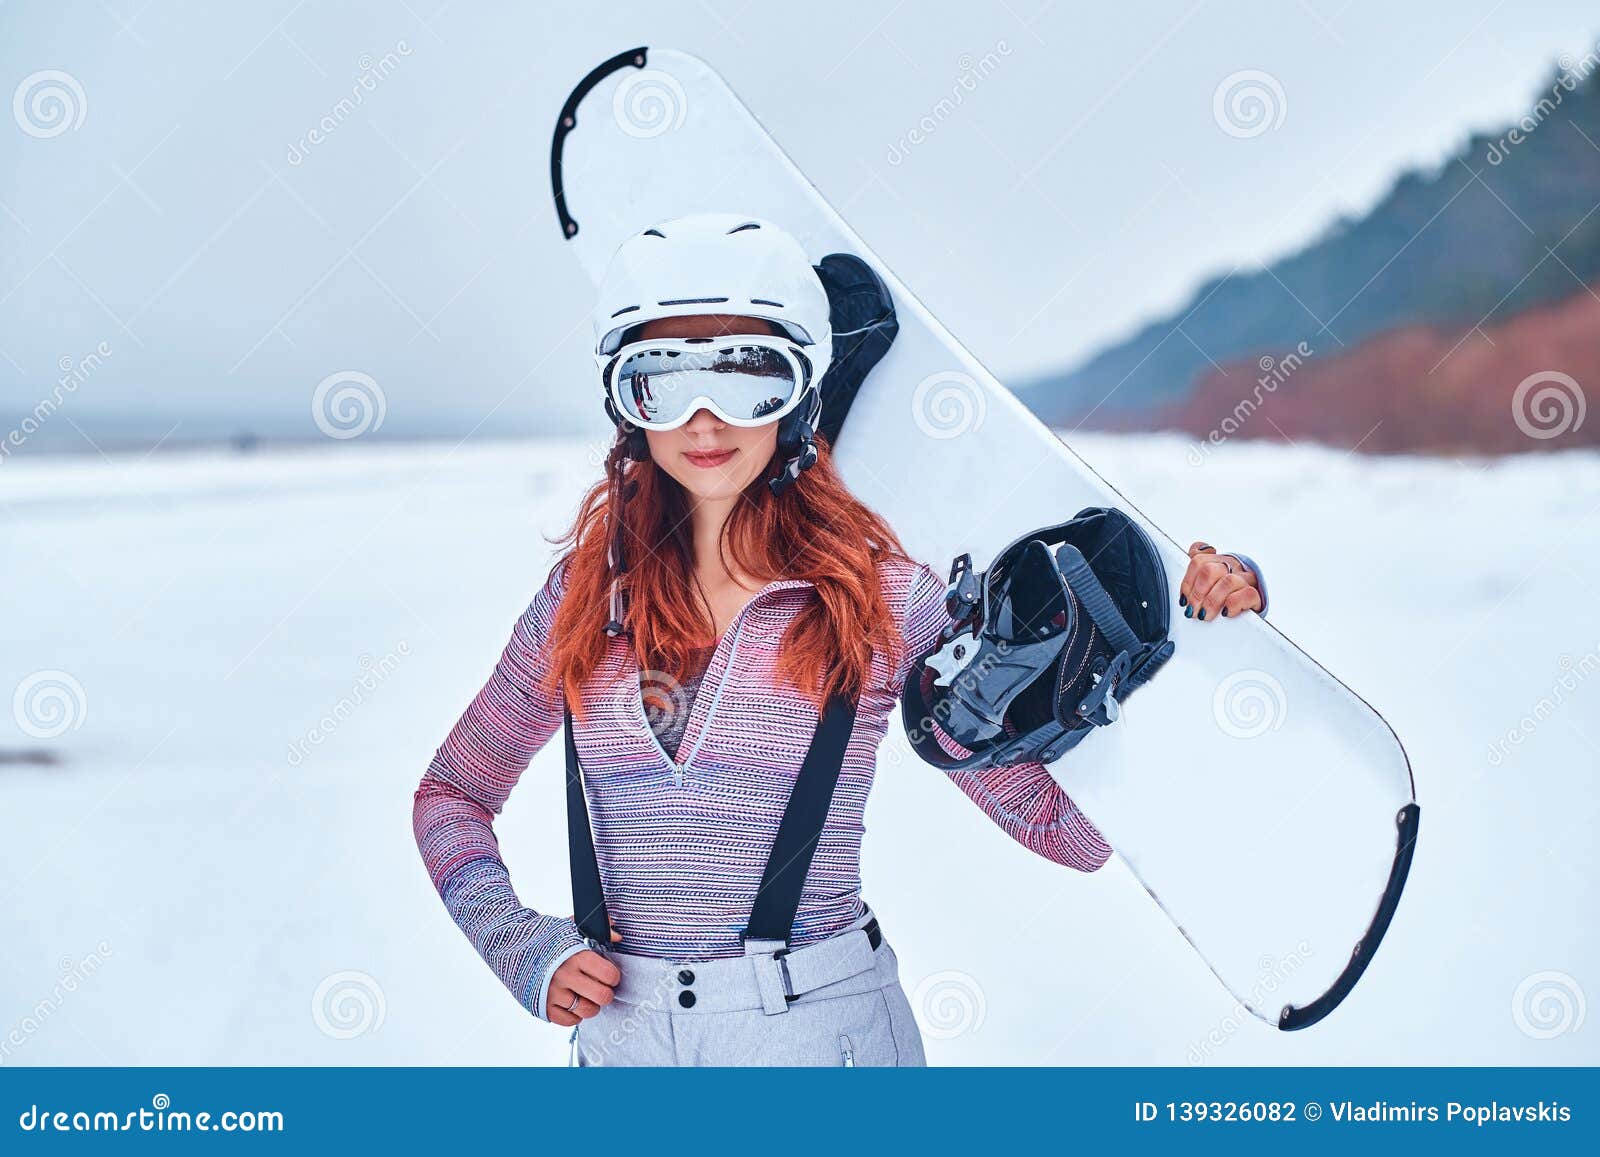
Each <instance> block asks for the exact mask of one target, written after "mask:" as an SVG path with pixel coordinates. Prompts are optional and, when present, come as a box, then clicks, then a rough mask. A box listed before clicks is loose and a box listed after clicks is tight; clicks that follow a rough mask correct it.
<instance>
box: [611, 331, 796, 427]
mask: <svg viewBox="0 0 1600 1157" xmlns="http://www.w3.org/2000/svg"><path fill="white" fill-rule="evenodd" d="M810 384H811V361H810V359H808V358H807V357H806V356H805V355H804V354H803V353H801V352H800V348H799V347H798V346H796V345H795V344H794V343H793V342H792V341H789V340H788V339H786V338H781V337H770V336H767V335H760V336H757V335H747V336H737V337H721V338H665V339H662V340H659V341H639V342H631V343H629V344H628V345H625V346H623V347H622V348H621V349H620V350H618V351H617V352H616V354H615V355H614V356H613V357H612V359H611V360H610V361H609V362H608V363H607V364H606V368H605V387H606V393H607V394H608V395H609V397H610V398H611V404H612V405H613V406H615V407H616V410H617V413H618V414H620V415H621V416H622V417H623V418H624V419H626V420H627V421H628V422H631V423H632V424H633V425H635V426H639V427H641V428H643V429H646V430H676V429H677V428H678V427H679V426H681V425H683V424H684V423H685V422H687V421H688V420H689V419H690V418H691V417H693V416H694V413H695V411H696V410H701V409H705V410H710V411H711V412H712V413H713V414H715V415H716V416H717V417H718V418H720V419H721V420H722V421H724V422H726V423H727V424H728V425H730V426H745V427H749V426H764V425H766V424H767V423H768V422H776V421H777V420H778V419H779V418H782V417H783V416H784V415H785V414H788V413H789V412H790V411H792V410H794V409H795V408H796V407H797V406H799V405H800V403H801V401H802V400H803V399H804V398H805V394H806V390H807V389H808V388H809V387H810Z"/></svg>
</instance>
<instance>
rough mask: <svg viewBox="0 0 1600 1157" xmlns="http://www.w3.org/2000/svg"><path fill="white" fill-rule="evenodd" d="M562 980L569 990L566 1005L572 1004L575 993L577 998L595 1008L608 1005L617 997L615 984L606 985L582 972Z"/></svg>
mask: <svg viewBox="0 0 1600 1157" xmlns="http://www.w3.org/2000/svg"><path fill="white" fill-rule="evenodd" d="M562 979H563V980H565V981H566V986H567V988H568V989H569V990H570V991H569V993H568V995H567V1001H566V1003H568V1004H571V1003H572V995H571V994H572V993H577V994H578V996H579V997H581V998H582V999H584V1000H587V1001H588V1002H589V1003H591V1004H593V1005H595V1006H596V1007H599V1006H600V1005H602V1004H610V1003H611V1002H612V1000H614V999H615V998H616V995H617V990H616V986H615V982H613V983H611V984H606V983H604V982H602V981H600V980H598V979H596V978H595V977H593V976H590V975H588V974H587V973H584V972H579V973H575V974H574V975H572V976H567V977H563V978H562ZM619 979H620V978H619Z"/></svg>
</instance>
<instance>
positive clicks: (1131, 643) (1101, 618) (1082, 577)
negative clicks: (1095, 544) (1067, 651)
mask: <svg viewBox="0 0 1600 1157" xmlns="http://www.w3.org/2000/svg"><path fill="white" fill-rule="evenodd" d="M1056 566H1057V568H1059V569H1060V571H1061V574H1062V576H1063V577H1065V578H1066V580H1067V585H1068V586H1069V587H1071V588H1072V593H1073V594H1075V595H1077V596H1078V602H1080V603H1082V604H1083V609H1084V610H1086V611H1088V612H1089V617H1090V618H1091V619H1093V620H1094V624H1095V626H1097V627H1099V628H1100V633H1101V634H1102V635H1104V636H1105V637H1106V641H1107V642H1109V643H1110V644H1111V645H1112V646H1113V647H1115V648H1116V649H1117V650H1119V651H1126V652H1128V654H1129V656H1134V655H1137V654H1138V653H1139V649H1140V648H1141V647H1142V646H1143V645H1144V644H1143V643H1142V642H1141V641H1140V639H1139V636H1138V635H1136V634H1134V633H1133V628H1132V627H1130V626H1128V620H1127V619H1125V618H1123V617H1122V612H1121V611H1119V610H1117V604H1116V603H1115V602H1114V601H1112V598H1111V595H1110V593H1109V592H1107V590H1106V588H1105V585H1104V584H1103V583H1102V582H1101V581H1100V576H1099V575H1097V574H1095V573H1094V568H1092V567H1091V566H1090V565H1089V563H1088V561H1087V560H1086V559H1085V558H1084V557H1083V552H1082V551H1081V550H1079V549H1078V548H1077V547H1075V546H1073V545H1072V544H1071V543H1070V542H1067V543H1062V544H1061V547H1060V548H1059V549H1058V550H1057V551H1056Z"/></svg>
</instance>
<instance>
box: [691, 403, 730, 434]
mask: <svg viewBox="0 0 1600 1157" xmlns="http://www.w3.org/2000/svg"><path fill="white" fill-rule="evenodd" d="M725 424H726V423H724V422H723V420H722V419H721V418H719V417H717V416H716V415H715V414H713V413H712V412H711V411H710V410H708V409H706V408H705V407H704V406H701V407H700V408H699V409H698V410H696V411H695V412H694V413H693V414H692V415H691V416H690V418H689V420H688V421H687V422H685V423H684V428H685V429H686V430H692V431H694V432H695V433H706V434H710V433H714V432H715V431H717V430H720V429H722V427H723V426H724V425H725Z"/></svg>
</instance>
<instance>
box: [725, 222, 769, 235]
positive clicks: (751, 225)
mask: <svg viewBox="0 0 1600 1157" xmlns="http://www.w3.org/2000/svg"><path fill="white" fill-rule="evenodd" d="M759 228H761V222H760V221H746V222H745V223H744V224H743V225H735V226H734V227H733V228H732V229H729V230H728V234H729V235H730V236H731V235H733V234H734V233H743V232H744V231H745V230H746V229H759Z"/></svg>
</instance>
